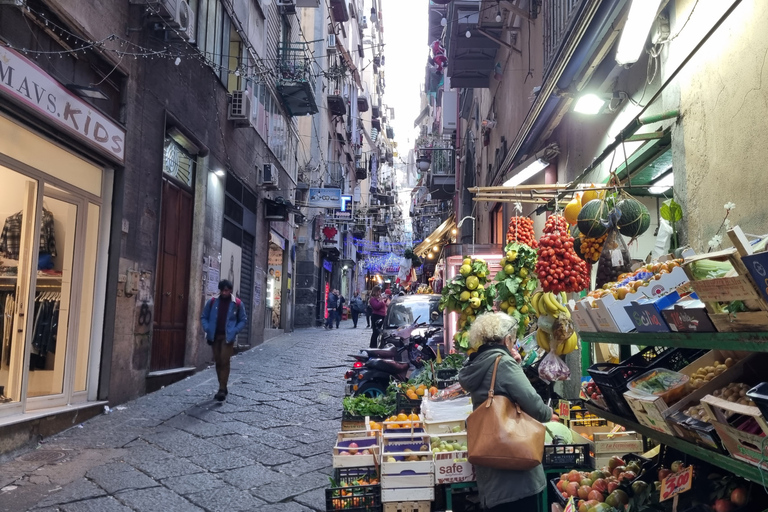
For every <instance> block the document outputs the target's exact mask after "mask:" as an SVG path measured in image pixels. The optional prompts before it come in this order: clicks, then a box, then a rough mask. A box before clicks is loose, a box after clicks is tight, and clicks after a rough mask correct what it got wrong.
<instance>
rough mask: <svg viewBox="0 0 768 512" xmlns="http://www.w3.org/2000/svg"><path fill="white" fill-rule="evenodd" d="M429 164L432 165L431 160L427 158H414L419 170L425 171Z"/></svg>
mask: <svg viewBox="0 0 768 512" xmlns="http://www.w3.org/2000/svg"><path fill="white" fill-rule="evenodd" d="M430 165H432V161H431V160H430V159H429V158H425V157H419V158H417V159H416V167H418V168H419V170H420V171H421V172H427V171H428V170H429V166H430Z"/></svg>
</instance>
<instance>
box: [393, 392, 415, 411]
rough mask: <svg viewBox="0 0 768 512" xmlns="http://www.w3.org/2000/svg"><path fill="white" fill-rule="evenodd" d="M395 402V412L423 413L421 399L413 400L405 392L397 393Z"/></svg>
mask: <svg viewBox="0 0 768 512" xmlns="http://www.w3.org/2000/svg"><path fill="white" fill-rule="evenodd" d="M395 404H396V407H395V414H397V413H400V412H404V413H406V414H410V413H412V412H415V413H416V414H420V413H421V400H411V399H410V398H408V397H407V396H405V395H404V394H401V393H398V394H397V399H396V401H395Z"/></svg>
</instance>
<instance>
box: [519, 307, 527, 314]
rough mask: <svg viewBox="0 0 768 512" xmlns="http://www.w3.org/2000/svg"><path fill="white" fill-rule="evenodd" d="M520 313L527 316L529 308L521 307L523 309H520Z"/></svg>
mask: <svg viewBox="0 0 768 512" xmlns="http://www.w3.org/2000/svg"><path fill="white" fill-rule="evenodd" d="M520 312H521V313H522V314H524V315H525V314H527V313H528V306H523V307H521V308H520Z"/></svg>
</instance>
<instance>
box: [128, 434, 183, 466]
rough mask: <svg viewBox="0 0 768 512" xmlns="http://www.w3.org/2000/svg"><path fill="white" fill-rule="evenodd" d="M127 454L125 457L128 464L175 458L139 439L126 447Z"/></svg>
mask: <svg viewBox="0 0 768 512" xmlns="http://www.w3.org/2000/svg"><path fill="white" fill-rule="evenodd" d="M125 448H126V450H127V453H126V454H125V455H124V456H123V460H124V461H126V462H129V463H130V462H138V461H147V460H154V461H157V460H164V459H168V458H171V457H173V454H171V453H169V452H167V451H165V450H162V449H160V448H158V447H157V446H155V445H153V444H149V443H148V442H146V441H144V440H143V439H139V440H137V441H134V442H132V443H129V444H127V445H126V447H125Z"/></svg>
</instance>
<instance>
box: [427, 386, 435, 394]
mask: <svg viewBox="0 0 768 512" xmlns="http://www.w3.org/2000/svg"><path fill="white" fill-rule="evenodd" d="M429 394H430V395H436V394H437V388H436V387H435V386H432V387H431V388H429Z"/></svg>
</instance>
